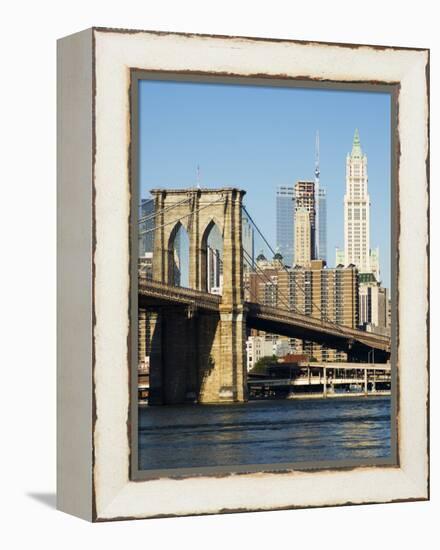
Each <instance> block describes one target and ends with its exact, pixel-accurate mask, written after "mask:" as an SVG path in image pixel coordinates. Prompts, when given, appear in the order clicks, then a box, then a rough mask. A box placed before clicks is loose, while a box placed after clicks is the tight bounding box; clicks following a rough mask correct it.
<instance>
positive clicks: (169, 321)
mask: <svg viewBox="0 0 440 550" xmlns="http://www.w3.org/2000/svg"><path fill="white" fill-rule="evenodd" d="M151 194H152V195H153V197H154V201H155V231H154V249H153V279H154V280H155V281H157V282H159V283H164V284H166V285H172V284H173V280H172V277H171V266H172V258H173V256H172V254H173V252H172V243H173V239H174V237H175V235H176V233H177V231H178V230H179V227H180V226H183V227H185V229H186V231H187V233H188V237H189V286H190V288H192V289H194V290H199V291H206V289H207V286H206V260H207V238H208V235H209V232H210V230H211V228H212V226H213V224H215V225H216V226H217V227H218V229H219V231H220V233H221V235H222V237H223V260H222V263H223V289H222V297H221V303H220V306H219V311H218V312H211V313H209V312H203V311H200V312H197V311H193V310H192V311H191V312H186V311H185V310H184V309H183V308H182V307H180V308H178V307H175V308H168V309H163V310H162V311H159V312H158V314H157V321H156V332H157V334H158V335H160V336H158V337H157V339H156V340H157V342H156V343H155V345H156V348H157V349H160V350H161V351H160V353H158V354H157V355H152V356H151V357H152V359H150V395H151V403H152V404H155V403H156V404H163V403H180V402H182V401H185V400H190V401H192V400H196V401H198V402H200V403H219V402H220V403H221V402H237V401H244V400H245V399H246V393H247V384H246V358H245V347H246V346H245V341H246V319H245V311H244V292H243V257H242V254H243V251H242V250H243V249H242V200H243V196H244V194H245V191H242V190H240V189H236V188H220V189H153V190H152V191H151ZM156 348H155V349H156Z"/></svg>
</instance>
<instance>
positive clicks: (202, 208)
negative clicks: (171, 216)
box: [142, 197, 226, 234]
mask: <svg viewBox="0 0 440 550" xmlns="http://www.w3.org/2000/svg"><path fill="white" fill-rule="evenodd" d="M225 200H226V199H225V198H224V197H221V198H220V199H217V200H215V201H212V202H209V203H208V204H205V205H203V206H200V207H199V208H196V209H195V210H192V211H191V212H188V214H184V215H183V216H180V217H179V218H176V219H175V220H172V221H170V222H167V223H163V224H162V225H159V226H157V227H153V228H152V229H147V230H146V231H143V232H142V234H146V233H152V232H153V231H156V230H158V229H161V228H162V227H166V226H167V225H171V224H173V223H176V222H178V221H180V220H183V218H189V217H190V216H192V215H193V214H195V213H196V212H200V211H201V210H204V209H205V208H209V207H210V206H212V205H213V204H217V203H219V202H225Z"/></svg>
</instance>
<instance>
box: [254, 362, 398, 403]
mask: <svg viewBox="0 0 440 550" xmlns="http://www.w3.org/2000/svg"><path fill="white" fill-rule="evenodd" d="M288 371H289V372H288V375H287V376H286V369H284V371H283V376H282V377H278V376H276V374H274V372H273V371H272V375H271V376H270V377H268V376H264V377H263V376H261V377H258V375H257V376H255V375H254V376H252V377H249V379H248V391H249V396H250V398H270V397H273V398H288V399H295V398H301V397H322V398H326V397H328V398H333V397H348V396H360V395H364V396H368V395H389V394H390V391H391V365H390V363H298V365H295V366H294V367H290V368H289V369H288Z"/></svg>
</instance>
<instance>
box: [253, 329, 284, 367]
mask: <svg viewBox="0 0 440 550" xmlns="http://www.w3.org/2000/svg"><path fill="white" fill-rule="evenodd" d="M291 352H292V347H291V345H290V341H289V338H286V337H283V336H275V335H273V334H264V333H263V334H254V335H251V336H249V337H248V338H247V340H246V365H247V371H248V372H249V371H250V370H251V369H252V368H253V367H254V366H255V364H256V363H257V362H258V361H259V360H260V359H261V358H262V357H272V356H276V357H284V356H285V355H288V354H289V353H291Z"/></svg>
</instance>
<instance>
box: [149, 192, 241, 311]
mask: <svg viewBox="0 0 440 550" xmlns="http://www.w3.org/2000/svg"><path fill="white" fill-rule="evenodd" d="M151 194H152V195H153V197H154V201H155V212H156V216H155V222H156V229H155V232H154V252H153V279H154V280H156V281H158V282H162V283H166V284H172V283H173V282H172V278H171V276H170V274H171V268H170V263H171V259H172V251H171V250H170V242H171V240H172V237H173V232H175V231H176V227H177V228H178V226H179V224H181V225H182V226H183V227H185V229H186V231H187V233H188V237H189V286H190V288H192V289H194V290H202V291H205V290H206V277H205V276H204V273H205V269H206V242H205V237H206V236H207V231H208V233H209V229H210V227H212V224H214V223H215V225H217V227H218V229H219V230H220V233H221V234H222V236H223V302H224V303H225V304H242V303H243V259H242V208H241V207H242V201H243V196H244V194H245V191H242V190H240V189H236V188H220V189H153V190H152V191H151Z"/></svg>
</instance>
